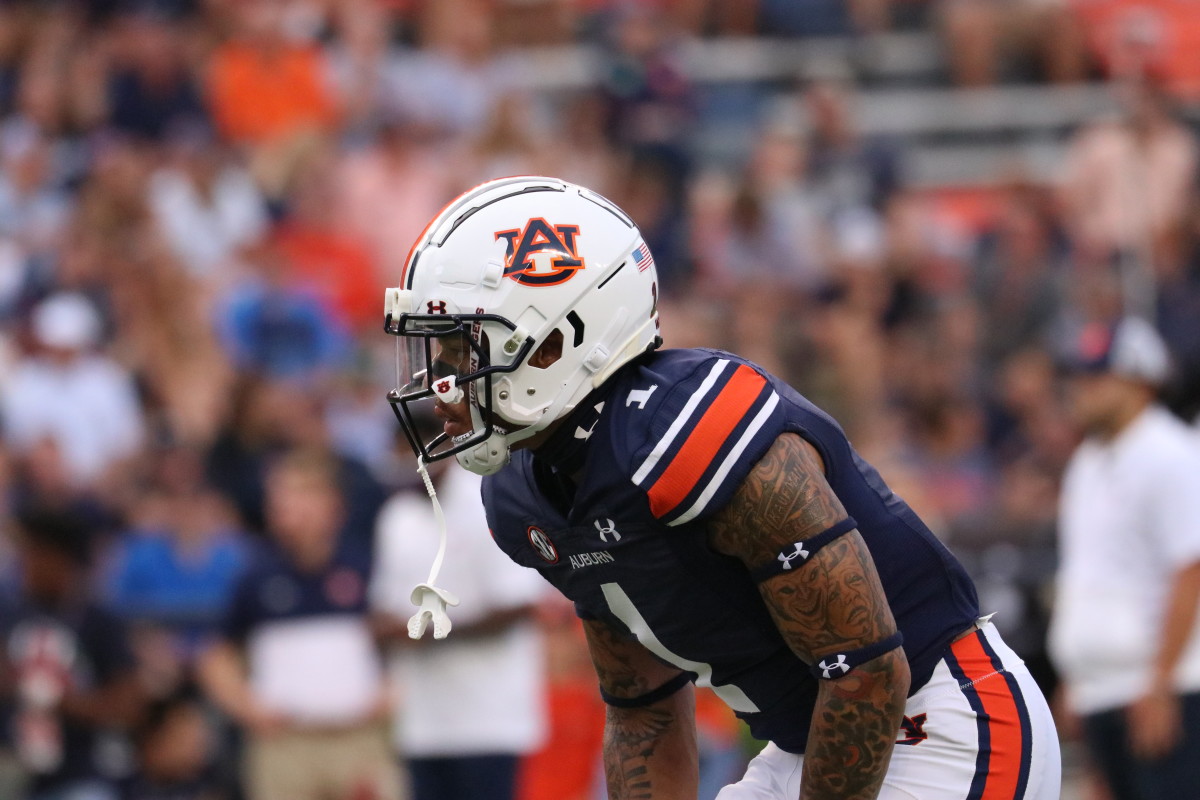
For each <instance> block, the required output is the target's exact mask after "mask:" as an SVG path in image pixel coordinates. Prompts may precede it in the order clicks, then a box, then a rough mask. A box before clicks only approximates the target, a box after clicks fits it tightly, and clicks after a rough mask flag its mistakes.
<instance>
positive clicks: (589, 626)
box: [583, 621, 699, 800]
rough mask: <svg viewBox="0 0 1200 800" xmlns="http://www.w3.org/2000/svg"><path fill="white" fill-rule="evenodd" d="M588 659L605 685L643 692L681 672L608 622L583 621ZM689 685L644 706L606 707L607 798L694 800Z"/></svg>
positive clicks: (624, 692)
mask: <svg viewBox="0 0 1200 800" xmlns="http://www.w3.org/2000/svg"><path fill="white" fill-rule="evenodd" d="M583 627H584V632H585V633H586V634H587V640H588V649H589V650H590V652H591V654H592V663H593V664H594V665H595V667H596V675H597V676H598V677H599V678H600V685H601V686H603V687H604V691H606V692H608V694H610V695H613V696H614V697H621V698H626V699H631V698H637V697H642V696H644V695H645V694H646V693H647V692H650V691H652V690H654V689H657V688H658V687H660V686H662V685H664V684H665V683H667V682H668V681H670V680H672V679H674V678H675V677H676V676H678V675H679V668H678V667H673V666H670V665H669V664H664V663H663V662H662V661H659V660H658V659H657V658H656V657H655V656H654V655H652V654H651V653H650V652H649V651H648V650H646V648H644V647H642V646H641V645H640V644H638V642H637V641H635V640H633V639H631V638H629V637H628V636H627V635H625V634H623V633H622V632H620V631H618V630H616V629H614V628H612V627H610V626H609V625H607V624H605V623H603V622H598V621H588V622H585V623H584V626H583ZM696 752H697V751H696V723H695V700H694V694H693V691H692V687H691V685H685V686H684V687H683V688H681V689H679V690H678V691H676V692H674V693H673V694H671V695H670V696H668V697H665V698H663V699H662V700H660V701H658V702H656V703H654V704H652V705H648V706H643V707H638V708H615V707H609V709H608V717H607V720H606V724H605V732H604V772H605V778H606V779H607V781H608V796H609V798H610V800H634V798H641V799H642V800H648V799H649V798H653V800H695V797H696V791H697V789H696V782H697V780H698V774H699V767H698V757H697V754H696Z"/></svg>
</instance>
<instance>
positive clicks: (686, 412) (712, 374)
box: [633, 358, 729, 484]
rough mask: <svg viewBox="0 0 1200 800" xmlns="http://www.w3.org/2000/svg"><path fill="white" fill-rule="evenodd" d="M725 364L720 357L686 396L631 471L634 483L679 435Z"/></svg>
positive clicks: (647, 473) (726, 361) (726, 364)
mask: <svg viewBox="0 0 1200 800" xmlns="http://www.w3.org/2000/svg"><path fill="white" fill-rule="evenodd" d="M727 366H729V359H727V358H722V359H721V360H720V361H718V362H717V363H715V364H713V366H712V369H710V370H709V371H708V375H707V376H705V378H704V382H703V383H701V384H700V388H698V389H697V390H696V391H695V392H694V393H693V394H692V396H691V397H689V398H688V401H687V404H686V405H685V406H684V407H683V410H682V411H680V412H679V416H678V417H676V418H675V421H674V422H672V423H671V427H669V428H667V433H666V435H664V436H663V438H662V439H660V440H659V442H658V444H656V445H655V446H654V449H653V450H651V451H650V455H648V456H646V460H645V461H643V462H642V465H641V466H640V467H638V470H637V472H635V473H633V482H634V483H637V484H640V483H641V482H642V481H644V480H645V479H646V476H647V475H649V474H650V473H651V472H653V471H654V468H655V467H656V466H657V465H658V461H659V459H660V458H662V457H663V455H664V454H666V452H667V448H669V447H670V446H671V443H672V442H673V441H675V437H676V436H678V435H679V431H680V430H682V429H683V426H684V425H686V424H687V421H688V419H690V418H691V416H692V414H693V413H695V411H696V406H698V405H700V401H701V400H703V399H704V396H705V395H706V394H708V393H709V392H710V391H711V390H712V387H713V384H715V383H716V382H717V378H718V377H720V375H721V373H722V372H723V371H724V369H725V367H727Z"/></svg>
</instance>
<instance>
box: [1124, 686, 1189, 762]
mask: <svg viewBox="0 0 1200 800" xmlns="http://www.w3.org/2000/svg"><path fill="white" fill-rule="evenodd" d="M1127 722H1128V724H1129V745H1130V747H1131V748H1132V749H1133V752H1134V754H1135V755H1137V756H1138V757H1139V758H1143V759H1156V758H1162V757H1163V756H1165V755H1166V754H1167V753H1169V752H1171V750H1173V749H1174V748H1175V746H1176V745H1177V744H1178V743H1179V740H1180V738H1181V737H1182V736H1183V721H1182V712H1181V710H1180V707H1179V698H1178V697H1177V696H1176V695H1175V693H1174V692H1172V691H1171V689H1170V687H1169V686H1158V685H1156V686H1154V687H1153V688H1151V690H1150V691H1149V692H1147V693H1146V694H1144V695H1142V696H1141V697H1139V698H1138V699H1137V700H1136V701H1134V703H1133V705H1131V706H1130V707H1129V711H1128V717H1127Z"/></svg>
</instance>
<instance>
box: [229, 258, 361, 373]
mask: <svg viewBox="0 0 1200 800" xmlns="http://www.w3.org/2000/svg"><path fill="white" fill-rule="evenodd" d="M253 263H254V266H255V267H256V271H257V274H256V275H253V276H252V277H249V278H247V279H246V280H244V281H242V282H241V283H239V284H238V285H236V286H234V287H233V288H232V289H231V290H230V292H229V293H228V294H227V295H226V296H225V298H224V299H223V301H222V303H221V308H219V309H218V314H219V319H218V326H219V327H218V330H219V332H220V335H221V341H222V344H224V346H225V350H226V352H227V353H228V354H229V357H230V359H231V360H232V361H233V364H234V366H236V367H238V368H239V369H241V370H244V371H248V372H256V373H261V374H263V375H266V376H268V377H271V378H276V379H290V380H295V381H297V382H304V381H315V380H316V379H318V378H319V377H320V376H322V375H323V374H327V373H328V372H330V371H332V370H335V369H336V368H337V366H338V364H340V363H341V362H342V361H343V359H344V358H345V356H346V354H347V352H348V348H349V339H348V333H349V332H348V330H347V329H346V327H345V323H344V322H343V320H341V319H340V318H339V317H338V315H337V314H336V313H335V312H334V310H333V308H332V304H333V298H330V297H326V296H324V295H322V294H321V293H320V292H319V291H318V290H317V289H316V287H313V286H308V285H305V284H304V283H303V282H302V281H297V280H295V279H294V276H293V275H292V274H291V265H290V264H289V262H288V255H287V253H286V252H285V251H284V248H283V243H282V241H281V240H280V239H279V238H278V237H272V238H271V239H270V240H268V241H267V242H265V243H264V244H263V245H262V246H261V247H259V248H257V249H256V252H255V253H254V254H253Z"/></svg>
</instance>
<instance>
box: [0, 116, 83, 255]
mask: <svg viewBox="0 0 1200 800" xmlns="http://www.w3.org/2000/svg"><path fill="white" fill-rule="evenodd" d="M55 155H56V152H55V147H54V143H53V141H52V140H51V139H48V138H47V137H45V136H44V135H43V134H41V133H40V132H39V131H38V130H37V129H36V128H34V127H33V126H31V125H9V126H5V127H3V128H0V237H3V238H4V239H6V240H8V241H10V242H12V245H13V246H14V247H15V252H14V253H13V256H11V257H16V258H21V257H33V258H40V259H43V260H45V259H48V258H50V257H51V256H52V254H53V251H54V248H55V247H56V246H57V245H58V243H59V238H60V237H61V236H62V234H63V231H64V229H65V228H66V224H67V220H68V217H69V214H70V208H71V205H70V196H69V194H68V192H67V191H66V187H65V186H64V185H63V184H62V180H61V179H62V176H61V175H60V174H58V171H57V169H56V159H55Z"/></svg>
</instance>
